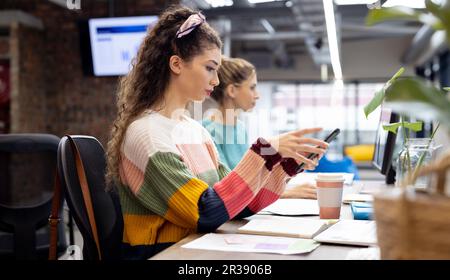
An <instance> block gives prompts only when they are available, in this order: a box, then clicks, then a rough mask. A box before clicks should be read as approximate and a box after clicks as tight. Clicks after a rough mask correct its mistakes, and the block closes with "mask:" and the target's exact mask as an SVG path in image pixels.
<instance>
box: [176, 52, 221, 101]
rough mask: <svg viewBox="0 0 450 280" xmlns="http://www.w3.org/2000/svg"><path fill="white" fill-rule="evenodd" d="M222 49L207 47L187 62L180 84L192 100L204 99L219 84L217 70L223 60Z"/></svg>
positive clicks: (180, 77)
mask: <svg viewBox="0 0 450 280" xmlns="http://www.w3.org/2000/svg"><path fill="white" fill-rule="evenodd" d="M221 56H222V55H221V53H220V49H219V48H217V47H214V48H210V49H205V50H204V51H203V52H202V53H201V54H199V55H197V56H195V57H193V58H192V59H191V61H189V62H185V63H184V66H183V70H182V71H181V74H180V76H179V81H180V83H181V84H180V86H181V87H182V89H183V92H184V94H186V97H187V98H188V99H189V100H190V101H203V100H204V99H205V98H206V96H209V95H211V92H212V91H213V89H214V87H215V86H217V85H218V84H219V77H218V76H217V71H218V69H219V67H220V60H221Z"/></svg>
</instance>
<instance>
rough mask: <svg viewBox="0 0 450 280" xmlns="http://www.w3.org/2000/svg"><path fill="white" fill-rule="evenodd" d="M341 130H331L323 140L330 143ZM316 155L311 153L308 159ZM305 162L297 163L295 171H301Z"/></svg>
mask: <svg viewBox="0 0 450 280" xmlns="http://www.w3.org/2000/svg"><path fill="white" fill-rule="evenodd" d="M340 132H341V130H340V129H339V128H336V129H335V130H333V131H332V132H331V133H330V134H329V135H328V136H327V137H325V139H324V140H323V141H325V142H327V143H331V141H333V140H334V139H336V137H337V136H338V134H339V133H340ZM316 157H317V154H314V153H311V154H309V156H308V159H315V158H316ZM304 165H305V164H304V163H303V162H302V163H301V164H299V165H298V167H297V173H300V172H303V166H304Z"/></svg>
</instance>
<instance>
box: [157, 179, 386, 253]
mask: <svg viewBox="0 0 450 280" xmlns="http://www.w3.org/2000/svg"><path fill="white" fill-rule="evenodd" d="M361 187H362V189H361ZM385 187H386V186H385V185H384V184H383V183H381V182H370V183H366V182H364V181H362V182H358V181H355V182H354V184H353V186H352V187H345V188H344V193H357V192H360V191H361V190H362V191H364V192H368V193H373V192H376V191H379V190H381V189H382V188H385ZM312 219H318V216H314V217H312ZM341 219H353V216H352V213H351V209H350V206H349V205H346V204H344V205H343V206H342V209H341ZM247 222H248V221H247V220H236V221H228V222H226V223H225V224H223V225H222V226H221V227H219V228H218V229H217V231H216V232H217V233H237V229H238V228H239V227H240V226H243V225H244V224H246V223H247ZM202 235H203V234H191V235H189V236H187V237H186V238H184V239H182V240H181V241H179V242H177V243H176V244H174V245H172V246H171V247H169V248H167V249H166V250H164V251H162V252H161V253H159V254H157V255H155V256H153V257H152V258H151V259H152V260H301V259H310V260H320V259H328V260H329V259H337V260H344V259H345V258H346V257H347V254H348V253H349V252H350V251H351V250H353V249H357V248H364V247H359V246H348V245H331V244H321V245H320V246H319V247H318V248H317V249H315V250H314V251H312V252H310V253H307V254H298V255H280V254H265V253H247V252H246V253H239V252H225V251H213V250H211V251H209V250H197V249H185V248H181V246H182V245H184V244H186V243H189V242H190V241H192V240H194V239H196V238H199V237H200V236H202Z"/></svg>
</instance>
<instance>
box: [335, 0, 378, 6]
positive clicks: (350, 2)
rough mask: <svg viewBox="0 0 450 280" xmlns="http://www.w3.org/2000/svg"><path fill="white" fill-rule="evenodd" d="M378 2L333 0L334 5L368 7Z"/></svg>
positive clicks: (375, 0) (368, 0) (372, 0)
mask: <svg viewBox="0 0 450 280" xmlns="http://www.w3.org/2000/svg"><path fill="white" fill-rule="evenodd" d="M377 1H378V0H334V3H336V5H369V4H373V3H375V2H377Z"/></svg>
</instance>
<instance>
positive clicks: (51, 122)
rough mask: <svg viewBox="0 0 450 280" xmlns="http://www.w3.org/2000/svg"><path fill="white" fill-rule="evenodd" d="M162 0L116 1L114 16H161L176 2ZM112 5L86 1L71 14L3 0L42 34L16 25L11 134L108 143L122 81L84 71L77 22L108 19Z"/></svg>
mask: <svg viewBox="0 0 450 280" xmlns="http://www.w3.org/2000/svg"><path fill="white" fill-rule="evenodd" d="M176 2H178V1H161V0H152V1H150V0H121V1H114V9H113V10H114V16H132V15H152V14H159V13H160V12H161V11H162V10H164V9H165V8H166V7H168V6H169V5H170V4H172V3H176ZM108 5H109V4H108V1H94V0H81V10H69V9H66V8H64V7H61V6H58V5H56V4H53V3H51V2H50V1H44V0H34V1H32V0H2V1H0V10H22V11H24V12H26V13H29V14H31V15H33V16H35V17H37V18H39V19H41V20H42V22H43V24H44V30H42V31H40V30H37V29H34V28H31V27H25V26H22V25H18V26H12V27H11V30H10V45H9V47H8V46H7V47H4V46H3V47H2V44H1V41H0V51H1V50H3V48H6V49H9V51H10V53H11V72H12V77H11V80H12V82H11V84H12V92H11V94H12V101H11V132H47V133H53V134H56V135H58V136H62V135H64V134H66V133H69V134H89V135H93V136H95V137H96V138H98V139H99V140H100V141H101V142H102V144H103V145H105V144H106V142H107V139H108V135H109V130H110V127H111V124H112V121H113V119H114V117H115V114H116V111H115V110H116V109H115V90H116V86H117V80H118V79H117V78H115V77H93V76H86V75H84V74H83V71H82V64H81V54H80V47H79V30H78V26H77V22H78V20H82V19H88V18H91V17H107V16H108V15H109V11H110V10H111V9H110V8H111V7H109V6H108Z"/></svg>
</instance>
